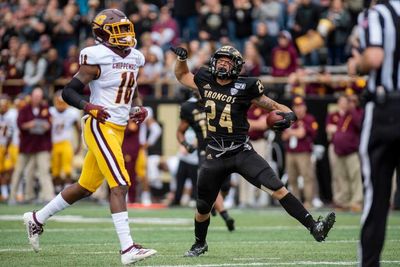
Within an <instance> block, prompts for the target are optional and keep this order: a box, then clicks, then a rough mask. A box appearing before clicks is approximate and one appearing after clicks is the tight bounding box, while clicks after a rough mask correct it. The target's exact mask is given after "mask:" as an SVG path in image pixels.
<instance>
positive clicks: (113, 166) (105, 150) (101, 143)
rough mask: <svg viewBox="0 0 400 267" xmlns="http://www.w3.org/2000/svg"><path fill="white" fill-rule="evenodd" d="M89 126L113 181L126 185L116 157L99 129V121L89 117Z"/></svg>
mask: <svg viewBox="0 0 400 267" xmlns="http://www.w3.org/2000/svg"><path fill="white" fill-rule="evenodd" d="M90 128H91V130H92V133H93V136H94V139H95V141H96V143H97V145H98V147H99V149H100V151H101V153H102V155H103V157H104V159H105V161H106V163H107V166H108V168H109V169H110V172H111V174H112V176H113V178H114V180H115V182H116V183H117V184H118V185H128V183H127V181H126V179H125V178H124V175H123V172H122V170H121V168H120V166H119V165H118V163H117V159H116V157H115V155H114V154H113V152H112V150H111V148H110V147H109V145H108V143H107V140H106V138H105V137H104V135H103V132H102V131H101V129H100V125H99V122H97V120H94V119H92V118H91V122H90Z"/></svg>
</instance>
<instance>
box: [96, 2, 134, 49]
mask: <svg viewBox="0 0 400 267" xmlns="http://www.w3.org/2000/svg"><path fill="white" fill-rule="evenodd" d="M92 30H93V35H94V37H95V39H96V41H98V42H100V43H102V44H105V45H108V46H114V47H118V48H126V47H134V46H135V45H136V39H135V31H134V29H133V23H132V22H131V21H130V20H129V19H128V18H127V17H126V15H125V14H124V13H123V12H121V11H119V10H118V9H105V10H103V11H101V12H100V13H99V14H97V16H96V17H95V18H94V19H93V21H92Z"/></svg>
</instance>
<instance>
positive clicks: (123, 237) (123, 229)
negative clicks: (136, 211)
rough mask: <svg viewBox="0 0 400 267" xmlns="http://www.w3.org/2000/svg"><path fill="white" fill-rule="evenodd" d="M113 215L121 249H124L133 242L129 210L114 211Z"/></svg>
mask: <svg viewBox="0 0 400 267" xmlns="http://www.w3.org/2000/svg"><path fill="white" fill-rule="evenodd" d="M111 216H112V219H113V222H114V226H115V230H116V231H117V234H118V238H119V243H120V244H121V251H124V250H126V249H127V248H129V247H130V246H132V244H133V240H132V237H131V230H130V229H129V221H128V212H127V211H123V212H119V213H113V214H111Z"/></svg>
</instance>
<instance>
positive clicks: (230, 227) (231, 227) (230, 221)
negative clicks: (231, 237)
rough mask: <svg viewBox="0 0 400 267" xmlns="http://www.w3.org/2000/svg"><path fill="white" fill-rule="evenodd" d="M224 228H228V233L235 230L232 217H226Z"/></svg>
mask: <svg viewBox="0 0 400 267" xmlns="http://www.w3.org/2000/svg"><path fill="white" fill-rule="evenodd" d="M225 223H226V227H228V230H229V232H232V231H234V230H235V220H234V219H233V218H232V217H228V219H226V221H225Z"/></svg>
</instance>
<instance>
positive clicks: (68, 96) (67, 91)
mask: <svg viewBox="0 0 400 267" xmlns="http://www.w3.org/2000/svg"><path fill="white" fill-rule="evenodd" d="M84 88H85V85H84V84H83V83H82V82H81V81H80V80H79V79H77V78H75V77H74V78H72V80H71V81H70V82H69V83H68V84H67V85H66V86H65V87H64V89H63V91H62V98H63V99H64V101H65V102H66V103H67V104H68V105H71V106H73V107H76V108H78V109H83V108H84V107H85V104H86V103H87V101H86V100H85V97H84V96H83V89H84Z"/></svg>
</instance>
